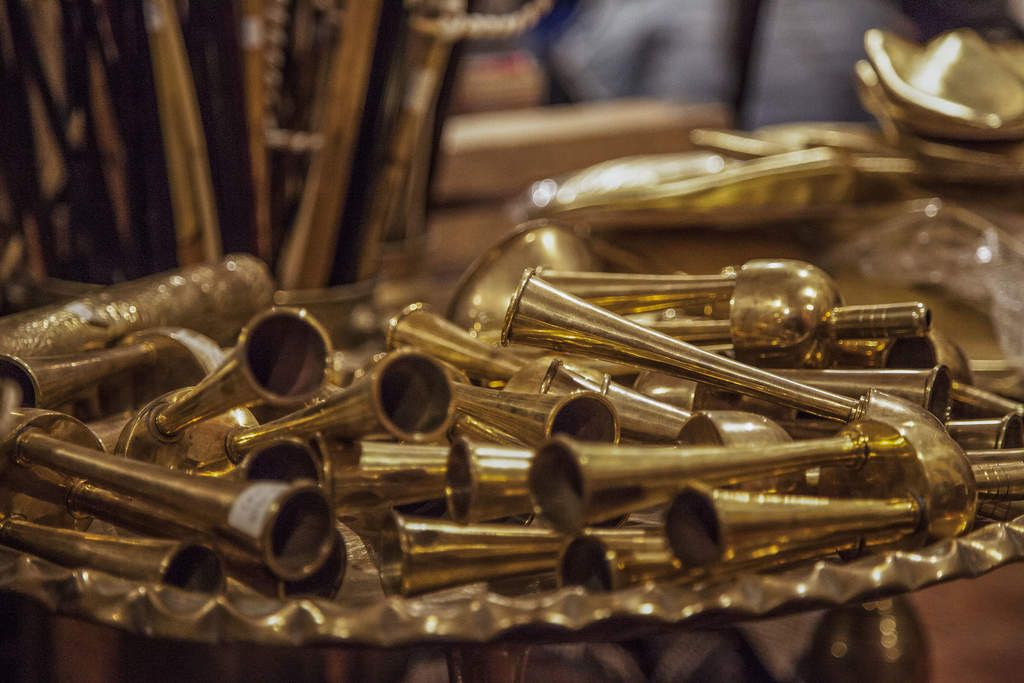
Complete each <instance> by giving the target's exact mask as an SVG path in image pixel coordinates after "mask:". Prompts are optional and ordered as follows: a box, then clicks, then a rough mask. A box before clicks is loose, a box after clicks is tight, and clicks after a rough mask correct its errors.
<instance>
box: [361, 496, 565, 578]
mask: <svg viewBox="0 0 1024 683" xmlns="http://www.w3.org/2000/svg"><path fill="white" fill-rule="evenodd" d="M562 542H563V541H562V537H561V536H559V535H558V534H556V533H554V532H553V531H549V530H546V529H535V528H531V527H523V526H512V525H502V524H473V525H460V524H453V523H451V522H440V521H437V520H434V519H424V518H418V517H407V516H403V515H400V514H398V513H392V515H391V516H390V517H389V518H388V519H387V521H386V522H385V524H384V527H383V529H382V530H381V543H380V580H381V584H382V585H383V587H384V592H385V593H388V594H399V595H416V594H418V593H426V592H428V591H432V590H437V589H439V588H447V587H449V586H458V585H462V584H467V583H475V582H477V581H493V580H496V579H503V578H506V577H511V576H520V575H524V574H540V573H548V572H550V573H554V571H555V567H556V563H557V562H558V553H559V550H560V549H561V546H562Z"/></svg>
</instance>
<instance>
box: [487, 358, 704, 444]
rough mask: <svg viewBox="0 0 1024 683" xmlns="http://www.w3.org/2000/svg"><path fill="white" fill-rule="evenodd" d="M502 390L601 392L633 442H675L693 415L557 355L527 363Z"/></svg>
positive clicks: (626, 434)
mask: <svg viewBox="0 0 1024 683" xmlns="http://www.w3.org/2000/svg"><path fill="white" fill-rule="evenodd" d="M505 390H506V391H510V390H511V391H525V392H527V393H531V392H539V393H543V394H547V393H550V394H571V393H577V392H581V391H591V392H594V393H598V394H601V395H602V396H604V397H605V398H607V399H608V400H609V401H610V402H611V404H612V405H613V406H614V407H615V412H616V413H617V414H618V418H619V429H620V430H621V432H622V436H623V437H625V438H628V439H634V440H636V441H655V442H659V441H660V442H668V441H676V440H677V439H678V438H679V430H680V429H681V428H682V426H683V425H684V424H685V423H686V421H687V420H689V419H690V417H691V416H692V413H691V412H689V411H687V410H681V409H679V408H676V407H675V406H672V405H669V404H667V403H662V402H661V401H658V400H656V399H654V398H651V397H650V396H645V395H644V394H641V393H640V392H638V391H635V390H634V389H631V388H629V387H626V386H623V385H621V384H619V383H618V382H613V381H612V379H611V377H609V376H608V375H607V374H605V373H602V372H595V371H592V370H587V369H584V368H576V367H573V366H572V365H571V364H570V365H567V364H566V363H565V361H563V360H561V359H559V358H555V359H543V360H538V361H535V362H533V363H528V364H527V365H525V366H524V367H523V368H522V369H521V370H520V371H519V372H517V373H516V374H515V375H513V376H512V377H511V378H510V379H509V381H508V384H506V386H505Z"/></svg>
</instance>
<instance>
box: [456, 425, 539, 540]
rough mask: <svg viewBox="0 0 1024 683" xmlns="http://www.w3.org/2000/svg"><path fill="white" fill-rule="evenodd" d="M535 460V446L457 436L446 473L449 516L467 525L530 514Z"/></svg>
mask: <svg viewBox="0 0 1024 683" xmlns="http://www.w3.org/2000/svg"><path fill="white" fill-rule="evenodd" d="M532 461H533V450H531V449H526V448H509V447H503V446H495V445H492V444H484V443H474V442H472V441H470V440H468V439H464V438H459V439H456V440H455V442H454V443H453V444H452V447H451V450H450V453H449V455H448V461H447V468H446V473H445V498H446V500H447V503H448V516H449V517H451V518H452V520H454V521H456V522H458V523H460V524H466V523H470V522H484V521H487V520H492V519H500V518H502V517H510V516H513V515H519V514H523V513H529V512H530V511H531V510H532V509H533V503H532V502H531V500H530V488H529V485H528V483H527V473H528V472H529V469H530V463H531V462H532Z"/></svg>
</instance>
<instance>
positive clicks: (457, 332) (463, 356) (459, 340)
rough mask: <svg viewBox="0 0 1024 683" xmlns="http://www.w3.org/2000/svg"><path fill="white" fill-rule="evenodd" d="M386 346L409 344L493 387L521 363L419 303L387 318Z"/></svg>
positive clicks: (517, 368)
mask: <svg viewBox="0 0 1024 683" xmlns="http://www.w3.org/2000/svg"><path fill="white" fill-rule="evenodd" d="M386 346H387V348H388V349H391V350H394V349H397V348H400V347H402V346H411V347H413V348H414V349H417V350H419V351H422V352H424V353H428V354H430V355H431V356H434V357H435V358H438V359H440V360H443V361H445V362H446V363H449V364H451V365H453V366H454V367H456V368H458V369H459V370H462V371H463V372H465V373H466V374H467V375H468V376H469V377H470V379H472V380H474V381H477V382H481V383H483V384H485V385H487V386H493V387H500V386H501V385H503V384H504V381H505V380H507V379H508V378H509V377H511V376H512V375H514V374H515V373H516V372H517V371H518V370H519V369H520V368H521V367H522V365H523V360H522V359H521V358H519V357H517V356H516V355H515V354H513V353H511V352H510V351H509V350H508V349H503V348H501V347H500V346H495V345H493V344H488V343H487V342H483V341H480V340H479V339H478V338H476V337H473V336H471V335H469V334H468V333H467V332H466V331H465V330H463V329H462V328H460V327H459V326H458V325H456V324H455V323H452V322H449V321H448V320H445V319H444V318H442V317H441V316H439V315H435V314H434V313H431V312H430V311H428V310H427V309H426V308H424V306H423V304H419V303H416V304H411V305H409V306H406V307H405V308H404V309H402V312H401V313H399V314H398V315H396V316H394V317H393V318H391V319H390V320H389V321H388V325H387V341H386Z"/></svg>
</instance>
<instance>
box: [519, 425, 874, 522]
mask: <svg viewBox="0 0 1024 683" xmlns="http://www.w3.org/2000/svg"><path fill="white" fill-rule="evenodd" d="M868 453H869V444H868V442H867V440H866V439H865V438H863V437H862V436H861V435H860V434H859V433H858V432H856V431H855V430H851V431H849V432H845V433H840V434H839V435H838V436H835V437H832V438H825V439H813V440H807V441H797V442H794V443H781V444H776V445H768V444H758V445H755V446H752V447H747V448H742V447H737V446H728V447H722V446H707V447H691V448H678V447H671V446H646V445H645V446H618V447H614V446H608V445H605V444H593V443H583V442H579V441H573V440H571V439H567V438H565V437H555V438H554V439H552V440H550V441H548V442H547V443H546V444H544V445H543V446H542V447H541V448H539V449H538V450H537V454H536V456H534V460H533V464H532V466H531V467H530V473H529V484H530V492H531V494H532V496H533V501H534V504H535V506H536V510H537V512H539V513H540V514H542V515H543V516H544V518H545V519H547V520H548V522H550V523H551V526H552V527H554V528H555V529H557V530H559V531H561V532H563V533H576V532H578V531H579V530H580V529H582V528H583V527H584V526H586V525H587V524H590V523H593V522H598V521H601V520H604V519H609V518H612V517H616V516H618V515H621V514H625V513H628V512H633V511H635V510H642V509H644V508H648V507H652V506H654V505H657V504H659V503H665V502H667V501H668V500H670V499H671V498H672V495H673V494H674V493H675V492H676V491H677V490H679V489H680V488H681V487H682V486H684V485H685V484H686V482H687V481H690V480H692V479H699V480H701V481H702V482H705V483H708V484H712V485H725V484H737V483H740V482H743V481H749V480H759V479H765V478H768V477H775V476H779V475H783V474H790V473H794V472H801V471H804V470H806V469H808V468H811V467H817V466H821V465H849V466H856V465H858V464H860V463H863V462H864V461H865V459H866V458H867V457H868Z"/></svg>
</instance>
